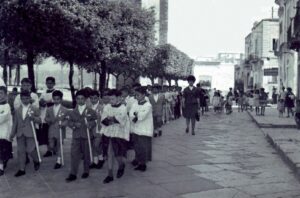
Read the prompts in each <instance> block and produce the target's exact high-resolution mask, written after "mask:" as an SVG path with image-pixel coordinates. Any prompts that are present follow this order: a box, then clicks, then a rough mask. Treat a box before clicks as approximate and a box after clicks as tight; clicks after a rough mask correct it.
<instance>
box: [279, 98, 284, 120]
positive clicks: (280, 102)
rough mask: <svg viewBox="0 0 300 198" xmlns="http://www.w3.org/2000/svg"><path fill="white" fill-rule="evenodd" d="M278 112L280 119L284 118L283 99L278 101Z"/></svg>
mask: <svg viewBox="0 0 300 198" xmlns="http://www.w3.org/2000/svg"><path fill="white" fill-rule="evenodd" d="M277 110H278V116H279V117H280V118H282V117H283V112H284V100H283V99H279V100H278V103H277Z"/></svg>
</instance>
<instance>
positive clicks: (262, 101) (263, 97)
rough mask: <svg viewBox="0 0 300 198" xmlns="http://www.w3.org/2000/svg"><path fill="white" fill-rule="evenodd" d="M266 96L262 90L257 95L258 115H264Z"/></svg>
mask: <svg viewBox="0 0 300 198" xmlns="http://www.w3.org/2000/svg"><path fill="white" fill-rule="evenodd" d="M267 100H268V94H267V93H266V92H265V89H264V88H261V89H260V93H259V103H260V108H261V109H260V114H261V115H262V116H264V115H265V111H266V106H267Z"/></svg>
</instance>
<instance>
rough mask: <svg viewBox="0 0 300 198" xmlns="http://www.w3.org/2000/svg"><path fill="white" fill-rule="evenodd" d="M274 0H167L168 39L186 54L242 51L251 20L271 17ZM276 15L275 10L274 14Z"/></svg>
mask: <svg viewBox="0 0 300 198" xmlns="http://www.w3.org/2000/svg"><path fill="white" fill-rule="evenodd" d="M274 2H275V0H169V32H168V42H169V43H171V44H173V45H174V46H176V47H177V48H178V49H179V50H181V51H183V52H185V53H187V54H188V55H189V56H190V57H192V58H194V59H196V58H197V57H206V56H213V57H214V56H216V55H217V54H218V53H219V52H237V53H244V39H245V37H246V36H247V35H248V34H249V33H250V32H251V28H252V26H253V24H254V22H255V21H259V20H261V19H263V18H271V16H272V7H274V9H276V10H277V9H278V8H277V5H276V4H275V3H274ZM274 17H277V11H275V13H274Z"/></svg>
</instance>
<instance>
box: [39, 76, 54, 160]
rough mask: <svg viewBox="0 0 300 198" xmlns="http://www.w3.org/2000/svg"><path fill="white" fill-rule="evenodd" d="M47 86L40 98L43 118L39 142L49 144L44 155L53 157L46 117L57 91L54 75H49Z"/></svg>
mask: <svg viewBox="0 0 300 198" xmlns="http://www.w3.org/2000/svg"><path fill="white" fill-rule="evenodd" d="M46 86H47V90H46V91H45V92H44V93H42V94H41V96H40V99H39V105H40V109H41V119H42V124H41V125H40V133H39V134H40V135H39V143H40V145H47V152H46V153H45V154H44V157H51V156H52V155H53V154H54V153H52V152H51V151H50V147H49V142H48V134H49V125H48V124H47V123H46V122H45V117H46V112H47V108H49V107H51V106H53V101H52V93H53V92H54V91H55V88H54V86H55V78H54V77H52V76H49V77H47V78H46Z"/></svg>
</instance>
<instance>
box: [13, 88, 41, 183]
mask: <svg viewBox="0 0 300 198" xmlns="http://www.w3.org/2000/svg"><path fill="white" fill-rule="evenodd" d="M20 98H21V106H20V107H19V108H18V109H16V112H15V116H14V122H13V128H12V134H11V139H13V138H14V137H15V136H16V137H17V144H18V158H19V171H18V172H17V173H16V174H15V176H16V177H20V176H22V175H25V166H26V153H27V154H28V155H29V156H31V158H32V160H33V162H34V169H35V170H38V169H39V168H40V162H39V159H38V155H37V149H36V145H35V140H34V136H33V133H34V130H33V128H32V125H31V122H34V123H40V122H41V119H40V111H39V109H38V108H36V107H35V106H33V105H31V101H32V98H31V95H30V92H28V91H23V92H22V93H21V94H20Z"/></svg>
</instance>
